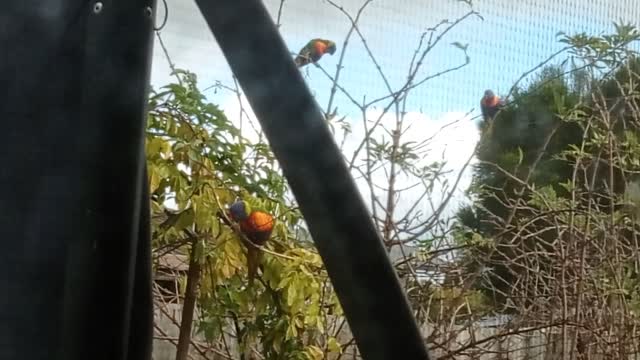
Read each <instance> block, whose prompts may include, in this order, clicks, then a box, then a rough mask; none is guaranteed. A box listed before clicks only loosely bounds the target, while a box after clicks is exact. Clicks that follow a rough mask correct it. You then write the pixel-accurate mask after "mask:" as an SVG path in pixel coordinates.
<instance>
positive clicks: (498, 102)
mask: <svg viewBox="0 0 640 360" xmlns="http://www.w3.org/2000/svg"><path fill="white" fill-rule="evenodd" d="M504 104H505V103H504V100H502V99H500V97H499V96H498V95H496V94H494V93H493V91H492V90H486V91H485V92H484V96H483V97H482V100H480V110H481V111H482V117H483V119H484V120H485V121H491V120H493V118H494V117H495V116H496V114H497V113H498V111H499V110H500V109H501V108H502V107H503V106H504Z"/></svg>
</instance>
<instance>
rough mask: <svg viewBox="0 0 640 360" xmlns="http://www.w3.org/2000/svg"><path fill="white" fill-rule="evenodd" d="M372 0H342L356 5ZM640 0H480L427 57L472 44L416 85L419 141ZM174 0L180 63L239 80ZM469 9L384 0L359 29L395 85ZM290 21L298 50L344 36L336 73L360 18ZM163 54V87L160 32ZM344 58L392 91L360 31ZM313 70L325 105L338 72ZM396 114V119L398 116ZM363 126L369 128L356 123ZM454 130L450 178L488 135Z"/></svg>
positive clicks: (318, 14)
mask: <svg viewBox="0 0 640 360" xmlns="http://www.w3.org/2000/svg"><path fill="white" fill-rule="evenodd" d="M363 1H364V0H335V2H336V3H338V4H339V5H341V6H343V7H344V8H345V10H346V11H348V12H350V13H352V14H355V11H356V10H357V9H358V7H359V6H360V5H361V4H362V3H363ZM636 1H637V0H613V1H607V0H592V1H589V2H587V1H583V0H555V1H548V0H519V1H514V0H476V1H474V9H475V10H476V11H478V12H479V13H480V15H482V17H483V18H484V20H481V19H478V18H469V19H467V20H466V21H465V22H463V23H461V24H460V25H459V26H458V27H456V28H455V29H454V30H452V31H451V32H449V33H448V34H447V35H446V37H445V38H444V39H443V40H442V42H441V43H440V45H439V46H437V47H436V48H435V49H434V50H433V51H432V52H431V53H430V54H429V55H428V56H427V58H426V61H425V65H424V67H423V71H422V72H421V73H420V75H419V76H418V78H420V77H421V76H428V75H430V74H433V73H437V72H439V71H442V70H445V69H447V68H450V67H452V66H456V65H457V64H460V63H461V62H462V61H464V57H463V56H462V53H461V52H460V50H458V49H456V48H455V47H453V46H451V45H450V44H451V43H452V42H460V43H462V44H469V48H468V54H469V56H470V59H471V63H470V64H469V65H468V66H467V67H465V68H463V69H461V70H458V71H456V72H454V73H449V74H447V75H444V76H442V77H439V78H436V79H433V80H431V81H429V82H427V83H426V84H425V85H424V86H421V87H419V88H417V89H416V90H415V91H413V93H412V95H411V97H410V98H409V99H408V103H407V111H408V112H411V113H412V114H413V115H412V122H413V123H414V125H415V127H414V128H413V130H412V134H410V136H409V138H410V139H411V140H419V139H420V138H421V137H422V138H425V137H428V136H429V135H432V134H433V133H435V131H436V130H437V129H438V127H439V126H440V125H442V124H445V123H447V122H449V121H453V120H456V119H460V118H462V115H463V114H464V113H466V112H468V111H470V110H471V109H475V111H474V113H473V114H472V115H477V114H478V112H479V109H478V103H479V99H480V97H481V96H482V93H483V92H484V90H485V89H487V88H492V89H494V90H495V91H496V92H498V93H499V94H500V93H502V94H504V93H506V92H507V91H508V90H509V89H510V88H511V86H512V85H513V82H514V81H515V80H517V79H518V78H519V77H520V76H521V75H522V74H523V73H524V72H526V71H528V70H530V69H531V68H533V67H535V66H536V65H538V64H539V63H540V62H542V61H543V60H544V59H545V58H547V57H548V56H549V55H550V54H552V53H554V52H555V51H557V50H558V49H560V48H561V44H559V43H558V42H557V37H556V34H557V33H558V32H559V31H564V32H567V33H577V32H583V31H584V32H587V33H590V34H599V33H602V32H609V31H612V29H613V26H612V22H613V21H620V20H622V21H635V22H637V21H638V19H640V7H639V6H638V5H637V3H636ZM264 3H265V5H266V6H267V8H268V9H269V11H270V12H271V14H272V16H273V17H274V18H275V17H276V16H277V12H278V7H279V5H280V0H265V1H264ZM159 4H162V2H159ZM168 6H169V17H168V23H167V25H166V27H165V28H164V29H163V30H162V31H161V34H162V38H163V40H164V43H165V45H166V46H167V49H168V52H169V54H170V56H171V58H172V60H173V62H174V63H175V64H176V66H178V67H180V68H184V69H188V70H191V71H193V72H195V73H196V74H197V75H198V78H199V81H200V85H201V88H205V87H207V86H209V85H212V84H214V83H215V82H216V81H221V82H222V83H224V84H227V85H231V84H233V82H232V77H231V71H230V69H229V67H228V65H227V63H226V61H225V59H224V57H223V56H222V54H221V52H220V49H219V48H218V46H217V44H216V42H215V40H214V38H213V36H212V35H211V33H210V32H209V29H208V27H207V26H206V23H205V21H204V19H203V18H202V16H201V14H200V13H199V11H198V8H197V7H196V5H195V2H194V1H193V0H168ZM467 10H468V7H467V6H466V5H464V4H463V3H461V2H459V1H457V0H438V1H436V0H431V1H427V0H374V1H372V2H371V4H370V5H369V6H368V7H367V9H366V10H365V11H364V13H363V15H362V17H361V22H360V26H359V28H360V31H361V32H362V33H363V34H364V36H365V38H366V39H367V43H368V45H369V46H370V48H372V49H373V51H374V55H375V56H376V58H377V60H378V62H379V63H380V65H381V67H382V68H383V69H384V72H385V75H386V76H387V78H388V79H389V81H390V82H391V84H392V86H393V87H394V88H398V87H400V86H401V85H402V84H403V83H404V81H406V77H407V73H408V66H409V61H410V59H411V56H412V54H413V52H414V49H415V47H416V45H417V43H418V40H419V38H420V36H421V34H422V32H423V31H424V30H425V29H426V28H429V27H432V26H434V25H436V24H437V23H438V22H440V21H441V20H443V19H448V20H450V21H453V20H455V19H456V18H458V17H460V16H462V15H463V14H465V12H466V11H467ZM162 16H163V9H162V8H160V9H159V10H158V18H159V19H161V18H162ZM281 20H282V21H281V23H282V26H281V28H280V32H281V34H282V36H283V38H284V39H285V42H286V43H287V44H288V45H289V47H290V49H291V51H292V52H296V51H298V50H299V49H300V48H301V47H302V46H303V45H304V44H305V43H306V42H307V41H308V40H309V39H311V38H315V37H322V38H327V39H332V40H334V41H335V42H336V43H337V45H338V52H336V54H335V55H334V56H325V57H324V58H323V59H322V60H321V65H322V66H323V67H324V68H325V69H326V70H327V71H328V72H329V73H331V74H333V73H334V72H335V67H336V64H337V62H338V58H339V54H340V52H341V51H342V44H343V42H344V37H345V35H346V33H347V31H348V30H349V27H350V25H351V24H350V22H349V20H348V19H347V18H346V17H344V16H343V15H342V14H341V13H340V12H339V11H338V10H337V9H335V8H334V7H331V6H330V5H329V4H328V3H327V1H325V0H286V1H285V4H284V8H283V12H282V19H281ZM153 60H154V63H153V70H152V84H153V85H154V86H160V85H164V84H166V83H167V82H169V81H171V78H170V75H169V67H168V62H167V60H166V58H165V55H164V53H163V51H162V49H161V47H160V45H159V44H158V42H157V41H156V44H155V48H154V59H153ZM560 60H561V59H560ZM343 66H344V69H343V71H342V74H341V85H342V86H343V87H344V88H346V89H347V90H348V91H349V92H350V93H351V94H352V96H353V97H354V98H356V99H362V98H363V96H365V95H366V97H367V99H373V98H377V97H380V96H384V95H387V92H386V89H385V86H384V83H383V81H382V80H381V78H380V77H379V76H378V74H377V71H376V68H375V66H374V65H373V63H372V62H371V61H370V60H369V59H368V56H367V53H366V51H365V48H364V46H363V45H362V43H361V42H360V40H359V38H358V36H357V35H355V34H354V35H353V36H352V37H351V40H350V44H349V46H348V48H347V53H346V56H345V61H344V63H343ZM304 73H305V76H307V82H308V85H309V87H310V89H311V90H312V92H313V93H314V94H315V96H316V99H317V101H318V103H319V104H320V106H321V107H323V108H325V107H326V105H327V100H328V97H329V93H330V87H331V83H330V81H329V80H328V79H327V78H326V77H325V76H324V75H323V74H322V72H320V70H319V69H316V68H314V67H313V66H309V67H307V68H306V69H305V70H304ZM206 95H207V96H208V98H209V100H210V101H212V102H214V103H217V104H220V105H221V106H222V107H223V109H225V110H226V111H227V112H228V115H229V117H231V118H233V117H234V116H235V115H236V114H238V105H237V101H236V98H235V95H232V94H230V93H228V92H224V91H219V92H217V93H214V91H209V92H207V94H206ZM335 105H337V106H338V108H339V113H340V115H347V116H349V118H353V119H359V117H358V111H357V109H356V108H355V107H354V106H353V105H351V103H350V102H349V101H348V100H347V99H346V97H345V96H343V95H342V94H340V93H339V92H338V94H337V97H336V99H335ZM382 105H385V104H384V103H383V104H382ZM373 112H375V110H374V111H373ZM418 113H420V114H418ZM386 121H393V120H392V118H389V119H388V120H386ZM360 126H361V125H360ZM354 128H359V127H358V126H357V124H354ZM447 131H448V132H446V133H444V134H443V135H441V136H439V137H438V138H437V139H436V141H435V142H434V143H433V146H432V148H431V153H430V155H428V156H425V161H433V160H435V159H440V158H444V159H446V160H447V161H449V162H450V164H449V169H450V170H452V171H453V172H452V175H450V177H449V180H450V181H453V180H454V179H455V175H456V173H457V171H458V170H459V169H460V167H461V166H462V164H464V162H465V161H466V159H467V158H468V157H469V155H470V154H471V153H472V152H473V148H474V146H475V143H476V141H477V137H478V136H477V130H476V128H475V124H474V123H473V122H471V121H469V120H468V119H466V120H463V121H461V122H460V123H459V124H458V125H457V126H456V127H452V128H450V129H449V130H447ZM356 135H358V134H356ZM359 135H362V133H361V134H359ZM356 137H357V136H356ZM352 145H353V144H352ZM348 147H349V146H347V148H348ZM443 153H444V154H443ZM469 181H470V173H469V172H467V173H466V174H465V176H464V177H463V181H462V183H461V184H460V191H459V192H458V193H457V195H456V197H455V203H458V202H459V201H462V200H463V198H464V195H463V194H462V190H464V189H466V187H467V186H468V184H469ZM383 182H384V181H383ZM360 185H362V183H360ZM362 186H364V185H362ZM381 195H384V194H383V193H382V194H381ZM415 196H416V194H411V193H409V195H408V197H409V198H411V197H415ZM423 210H424V211H425V212H427V213H428V212H429V205H428V204H425V205H424V209H423Z"/></svg>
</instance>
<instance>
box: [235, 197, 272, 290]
mask: <svg viewBox="0 0 640 360" xmlns="http://www.w3.org/2000/svg"><path fill="white" fill-rule="evenodd" d="M229 217H230V218H231V220H233V221H235V222H237V223H238V224H239V225H240V231H242V233H243V234H244V236H246V237H247V239H248V240H249V241H251V243H253V244H254V245H257V246H263V245H264V244H265V243H266V242H267V241H268V240H269V238H270V237H271V233H272V231H273V227H274V224H275V221H274V218H273V216H272V215H271V214H269V213H267V212H264V211H261V210H255V209H252V208H251V206H250V205H249V203H247V202H246V201H243V200H240V201H236V202H235V203H233V204H231V206H229ZM246 247H247V268H248V274H249V285H251V284H253V280H254V278H255V276H256V274H257V272H258V265H259V264H260V258H261V254H262V253H261V252H260V250H259V249H258V248H256V247H255V246H251V245H250V244H247V246H246Z"/></svg>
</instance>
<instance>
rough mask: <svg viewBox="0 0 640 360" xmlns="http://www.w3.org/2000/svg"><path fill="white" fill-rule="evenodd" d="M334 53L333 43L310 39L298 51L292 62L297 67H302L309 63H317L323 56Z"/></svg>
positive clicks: (334, 46)
mask: <svg viewBox="0 0 640 360" xmlns="http://www.w3.org/2000/svg"><path fill="white" fill-rule="evenodd" d="M335 52H336V43H334V42H333V41H331V40H324V39H312V40H311V41H309V42H308V43H307V45H305V46H304V47H303V48H302V49H301V50H300V52H299V53H298V56H296V58H295V60H294V62H295V63H296V65H297V66H298V67H303V66H305V65H308V64H310V63H315V62H317V61H318V60H320V58H321V57H322V56H323V55H324V54H331V55H333V54H334V53H335Z"/></svg>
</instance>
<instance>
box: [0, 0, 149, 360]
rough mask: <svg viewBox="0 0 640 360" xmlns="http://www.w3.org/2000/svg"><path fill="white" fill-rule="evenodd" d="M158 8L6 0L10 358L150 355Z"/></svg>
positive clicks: (1, 311)
mask: <svg viewBox="0 0 640 360" xmlns="http://www.w3.org/2000/svg"><path fill="white" fill-rule="evenodd" d="M154 6H155V1H154V0H127V1H108V0H104V1H96V0H92V1H86V0H59V1H23V0H4V1H3V2H2V11H1V14H0V24H2V30H1V31H0V44H2V48H3V49H6V50H7V51H5V52H3V55H2V56H0V79H2V80H0V82H1V83H2V86H1V88H2V90H1V91H2V97H0V122H2V128H3V129H4V130H3V133H4V136H3V141H2V142H0V162H2V170H0V185H1V186H0V242H2V254H3V255H2V256H3V259H2V261H0V272H1V273H2V274H3V275H2V276H0V279H2V280H0V287H2V289H3V294H4V295H3V296H0V319H1V320H0V321H1V322H2V326H0V339H2V340H0V358H1V359H6V360H18V359H19V360H32V359H59V360H62V359H65V360H80V359H82V360H84V359H105V360H106V359H116V360H125V359H129V360H134V359H135V360H137V359H150V356H151V337H152V332H151V330H152V325H153V323H152V320H153V318H152V316H153V313H152V307H151V266H150V240H149V216H148V211H149V206H148V204H147V203H146V202H147V201H148V195H146V192H147V190H146V186H145V182H146V178H145V176H144V155H143V145H144V143H143V139H144V137H143V136H144V128H145V121H146V117H145V107H146V102H147V90H148V84H149V76H150V65H151V50H152V39H153V38H152V27H153V18H154Z"/></svg>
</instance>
